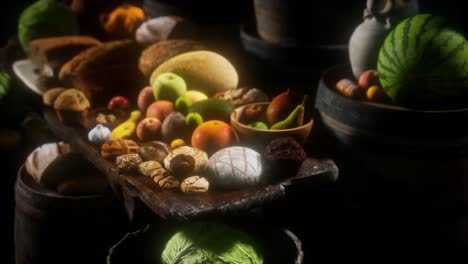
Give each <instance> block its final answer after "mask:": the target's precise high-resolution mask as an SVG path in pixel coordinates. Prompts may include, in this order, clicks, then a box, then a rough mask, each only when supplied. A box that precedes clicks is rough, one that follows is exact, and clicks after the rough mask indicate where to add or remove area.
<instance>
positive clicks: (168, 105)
mask: <svg viewBox="0 0 468 264" xmlns="http://www.w3.org/2000/svg"><path fill="white" fill-rule="evenodd" d="M174 111H175V109H174V104H173V103H172V102H170V101H167V100H158V101H156V102H154V103H152V104H150V106H148V108H147V109H146V117H154V118H157V119H159V120H160V121H161V122H163V121H164V119H165V118H166V116H168V115H169V114H170V113H172V112H174Z"/></svg>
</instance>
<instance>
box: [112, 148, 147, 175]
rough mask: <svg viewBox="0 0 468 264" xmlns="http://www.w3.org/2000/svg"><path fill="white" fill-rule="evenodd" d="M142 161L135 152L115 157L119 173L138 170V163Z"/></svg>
mask: <svg viewBox="0 0 468 264" xmlns="http://www.w3.org/2000/svg"><path fill="white" fill-rule="evenodd" d="M142 162H143V161H142V160H141V158H140V156H138V154H136V153H131V154H124V155H120V156H118V157H117V158H116V159H115V164H117V168H118V169H119V173H132V172H135V171H137V170H138V165H139V164H140V163H142Z"/></svg>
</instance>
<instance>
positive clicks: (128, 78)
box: [59, 40, 148, 107]
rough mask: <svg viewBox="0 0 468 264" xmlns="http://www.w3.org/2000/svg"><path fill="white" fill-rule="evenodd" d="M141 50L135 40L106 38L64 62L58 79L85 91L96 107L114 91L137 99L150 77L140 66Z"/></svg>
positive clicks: (112, 95)
mask: <svg viewBox="0 0 468 264" xmlns="http://www.w3.org/2000/svg"><path fill="white" fill-rule="evenodd" d="M141 50H142V48H141V47H140V46H139V45H138V44H137V43H136V42H135V41H132V40H122V41H110V42H105V43H103V44H101V45H99V46H96V47H92V48H89V49H87V50H85V51H83V52H81V53H80V54H78V55H76V56H75V57H73V58H72V59H71V60H70V61H68V62H67V63H66V64H65V65H63V67H62V69H61V70H60V73H59V79H60V81H61V82H62V84H63V85H64V86H65V87H73V88H76V89H78V90H80V91H83V92H84V94H85V95H86V96H87V97H88V99H89V100H90V101H91V103H92V104H93V107H97V106H104V105H107V103H108V102H109V100H110V99H111V98H112V97H114V96H115V95H121V96H126V97H127V98H128V99H129V100H136V97H137V95H138V91H139V90H140V89H141V87H143V85H145V83H147V81H148V80H147V79H145V78H143V75H142V74H141V73H140V71H139V70H138V58H139V57H140V54H141Z"/></svg>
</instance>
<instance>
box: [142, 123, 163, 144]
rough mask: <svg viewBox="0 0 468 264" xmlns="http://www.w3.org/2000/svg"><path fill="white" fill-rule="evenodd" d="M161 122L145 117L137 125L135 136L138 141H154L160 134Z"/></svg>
mask: <svg viewBox="0 0 468 264" xmlns="http://www.w3.org/2000/svg"><path fill="white" fill-rule="evenodd" d="M161 125H162V124H161V121H160V120H159V119H157V118H154V117H147V118H145V119H143V120H141V121H140V123H138V126H137V128H136V136H137V138H138V139H139V140H140V141H150V140H156V139H158V138H159V137H160V134H161Z"/></svg>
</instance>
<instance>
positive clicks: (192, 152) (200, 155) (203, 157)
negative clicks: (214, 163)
mask: <svg viewBox="0 0 468 264" xmlns="http://www.w3.org/2000/svg"><path fill="white" fill-rule="evenodd" d="M181 154H183V155H186V156H190V157H192V158H193V159H194V161H195V164H194V167H193V171H192V172H191V173H198V172H201V171H203V170H204V169H205V166H206V163H207V162H208V154H206V152H205V151H203V150H201V149H197V148H192V147H189V146H182V147H178V148H176V149H174V150H172V151H171V152H169V154H168V155H167V157H166V158H165V159H164V167H165V168H166V170H168V171H169V172H171V173H173V170H172V168H171V163H172V160H173V159H174V158H175V157H177V156H178V155H181ZM183 160H184V161H187V160H188V159H186V158H185V159H183ZM174 165H175V164H174V163H172V166H174Z"/></svg>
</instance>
